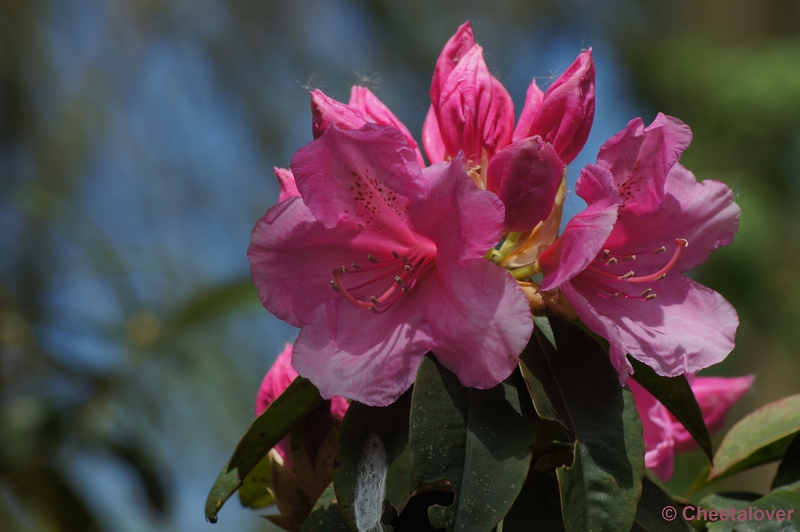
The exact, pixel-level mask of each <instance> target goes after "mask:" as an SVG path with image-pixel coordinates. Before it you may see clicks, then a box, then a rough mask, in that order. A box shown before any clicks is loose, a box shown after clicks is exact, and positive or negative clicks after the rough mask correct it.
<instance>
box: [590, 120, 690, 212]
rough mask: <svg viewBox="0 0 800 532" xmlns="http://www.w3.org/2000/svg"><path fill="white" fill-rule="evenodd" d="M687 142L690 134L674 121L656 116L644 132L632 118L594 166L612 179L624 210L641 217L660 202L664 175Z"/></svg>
mask: <svg viewBox="0 0 800 532" xmlns="http://www.w3.org/2000/svg"><path fill="white" fill-rule="evenodd" d="M691 140H692V132H691V130H690V129H689V127H688V126H686V124H684V123H683V122H681V121H680V120H678V119H677V118H673V117H670V116H665V115H663V114H661V113H659V114H658V116H657V117H656V119H655V120H654V121H653V123H652V124H650V125H649V126H648V127H646V128H645V127H643V123H642V120H641V118H635V119H633V120H631V122H630V123H629V124H628V126H627V127H626V128H625V129H624V130H622V131H620V132H619V133H617V134H616V135H614V136H613V137H612V138H611V139H610V140H608V141H607V142H606V143H605V144H603V146H602V147H601V148H600V153H599V154H598V156H597V164H598V166H602V167H603V168H606V169H608V170H609V171H610V172H611V174H612V175H613V176H614V182H615V183H616V185H617V188H618V189H619V191H620V194H621V195H622V199H623V201H624V205H625V208H627V209H630V210H631V211H632V212H633V213H634V214H636V215H642V214H644V213H649V212H653V211H655V210H656V209H657V208H658V206H659V205H660V204H661V202H662V201H663V199H664V193H665V186H666V181H667V175H668V174H669V172H670V170H671V169H672V167H673V166H674V165H675V163H677V162H678V159H679V158H680V156H681V153H683V151H684V150H685V149H686V148H687V147H688V146H689V143H690V142H691Z"/></svg>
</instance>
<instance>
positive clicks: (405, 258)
mask: <svg viewBox="0 0 800 532" xmlns="http://www.w3.org/2000/svg"><path fill="white" fill-rule="evenodd" d="M402 257H403V262H405V263H406V264H408V257H406V256H405V255H403V256H402Z"/></svg>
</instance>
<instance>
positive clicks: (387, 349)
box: [293, 279, 433, 406]
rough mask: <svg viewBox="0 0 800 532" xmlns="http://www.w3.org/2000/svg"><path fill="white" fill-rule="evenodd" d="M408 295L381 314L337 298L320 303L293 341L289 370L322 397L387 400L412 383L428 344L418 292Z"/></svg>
mask: <svg viewBox="0 0 800 532" xmlns="http://www.w3.org/2000/svg"><path fill="white" fill-rule="evenodd" d="M426 281H427V279H424V280H423V284H424V283H425V282H426ZM409 296H410V297H408V298H405V299H400V300H399V301H398V302H397V303H396V304H395V305H393V306H392V307H390V308H388V310H387V311H386V312H385V313H383V314H372V313H370V312H368V311H367V310H366V309H363V308H357V307H355V306H353V305H350V304H349V303H347V302H346V301H344V300H343V299H339V300H336V301H330V302H328V303H326V304H325V305H322V306H321V307H319V308H318V309H317V310H316V311H315V312H314V313H313V314H312V316H311V317H310V318H309V320H308V321H307V323H306V325H305V326H304V327H303V329H302V330H301V331H300V336H299V337H298V338H297V341H296V342H295V345H294V360H293V364H294V367H295V369H296V370H297V371H298V373H300V374H301V375H303V376H304V377H306V378H307V379H309V380H311V382H313V383H314V384H316V385H317V387H318V388H319V391H320V394H321V395H322V397H324V398H326V399H329V398H331V397H333V396H335V395H340V396H343V397H348V398H350V399H353V400H356V401H359V402H362V403H365V404H368V405H371V406H387V405H389V404H391V403H393V402H394V401H395V400H397V398H398V397H400V395H402V394H403V392H405V391H406V390H407V389H408V388H409V387H410V386H411V384H412V383H413V382H414V377H415V375H416V371H417V367H418V366H419V362H420V360H421V359H422V356H423V355H424V354H425V353H427V352H428V350H430V348H431V347H432V346H433V339H432V338H431V334H430V328H429V327H428V326H427V325H426V324H424V323H423V321H422V314H421V313H420V312H419V310H420V308H419V305H420V302H419V300H418V297H417V296H418V294H415V293H410V294H409Z"/></svg>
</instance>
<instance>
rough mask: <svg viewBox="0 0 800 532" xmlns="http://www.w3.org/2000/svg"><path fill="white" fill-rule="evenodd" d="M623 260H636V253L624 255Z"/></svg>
mask: <svg viewBox="0 0 800 532" xmlns="http://www.w3.org/2000/svg"><path fill="white" fill-rule="evenodd" d="M622 260H636V255H628V256H627V257H622Z"/></svg>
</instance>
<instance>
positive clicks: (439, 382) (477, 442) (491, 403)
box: [409, 356, 535, 532]
mask: <svg viewBox="0 0 800 532" xmlns="http://www.w3.org/2000/svg"><path fill="white" fill-rule="evenodd" d="M534 418H535V415H534V413H533V408H532V406H531V404H530V399H529V398H528V394H527V392H526V390H525V387H524V384H523V382H522V379H521V378H520V376H519V374H518V373H516V372H515V373H514V374H512V375H511V377H509V378H508V379H507V380H506V381H505V382H503V383H502V384H500V385H498V386H496V387H494V388H491V389H489V390H477V389H475V388H466V387H464V386H462V385H461V383H460V382H459V380H458V378H457V377H456V376H455V375H454V374H453V373H451V372H450V371H448V370H447V369H446V368H444V367H443V366H441V365H440V364H438V363H437V362H436V361H435V360H434V359H433V358H431V357H430V356H427V357H425V358H424V359H423V361H422V363H421V364H420V367H419V371H418V372H417V381H416V384H415V385H414V391H413V394H412V396H411V419H410V429H409V441H410V443H411V460H412V464H413V467H414V472H415V473H416V475H417V478H419V480H421V481H424V482H428V483H434V482H437V481H439V480H442V479H447V480H448V481H450V484H451V486H452V488H453V490H454V491H455V494H456V495H455V501H454V503H453V505H452V506H447V507H443V506H432V507H431V508H430V510H429V512H428V514H429V516H430V518H431V523H432V524H433V525H434V527H437V528H445V529H447V530H466V531H470V532H473V531H474V532H480V531H482V530H485V531H487V532H488V531H489V530H491V529H492V528H494V526H495V525H496V524H497V523H498V522H499V521H500V520H501V519H502V518H503V516H504V515H505V514H506V513H507V512H508V510H509V508H510V507H511V505H512V504H513V502H514V499H516V497H517V495H518V494H519V492H520V490H521V489H522V485H523V483H524V482H525V479H526V478H527V475H528V468H529V467H530V459H531V444H532V443H533V435H534V428H535V424H534Z"/></svg>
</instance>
